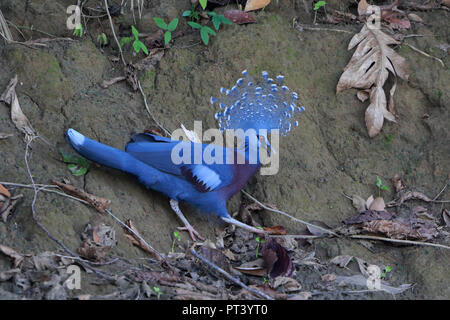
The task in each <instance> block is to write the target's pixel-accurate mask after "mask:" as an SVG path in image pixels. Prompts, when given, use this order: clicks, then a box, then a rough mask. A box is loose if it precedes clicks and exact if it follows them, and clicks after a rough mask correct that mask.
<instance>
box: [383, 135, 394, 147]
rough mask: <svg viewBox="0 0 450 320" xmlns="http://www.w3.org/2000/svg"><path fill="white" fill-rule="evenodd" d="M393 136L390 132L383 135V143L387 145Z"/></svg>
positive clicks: (392, 139)
mask: <svg viewBox="0 0 450 320" xmlns="http://www.w3.org/2000/svg"><path fill="white" fill-rule="evenodd" d="M394 138H395V136H394V135H393V134H392V133H388V134H387V135H386V136H385V137H384V144H385V145H386V146H387V145H389V144H390V143H391V142H392V141H394Z"/></svg>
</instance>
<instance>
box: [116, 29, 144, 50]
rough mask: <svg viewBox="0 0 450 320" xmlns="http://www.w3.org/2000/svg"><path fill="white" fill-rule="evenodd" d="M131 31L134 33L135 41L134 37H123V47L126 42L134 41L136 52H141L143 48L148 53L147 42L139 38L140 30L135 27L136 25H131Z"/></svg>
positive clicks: (121, 40) (121, 42)
mask: <svg viewBox="0 0 450 320" xmlns="http://www.w3.org/2000/svg"><path fill="white" fill-rule="evenodd" d="M131 33H132V34H133V37H134V41H133V37H123V38H121V39H120V41H119V44H120V46H121V47H123V46H124V45H125V44H127V43H130V42H131V41H133V49H134V52H136V53H139V52H140V51H141V50H142V51H143V52H144V53H145V54H146V55H148V49H147V47H146V46H145V44H144V43H143V42H142V41H141V40H139V31H138V30H137V29H136V28H135V26H131Z"/></svg>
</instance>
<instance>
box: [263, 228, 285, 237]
mask: <svg viewBox="0 0 450 320" xmlns="http://www.w3.org/2000/svg"><path fill="white" fill-rule="evenodd" d="M263 229H264V230H265V231H267V232H268V233H269V234H277V235H285V234H286V228H285V227H283V226H274V227H263Z"/></svg>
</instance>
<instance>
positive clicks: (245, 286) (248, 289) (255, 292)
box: [189, 249, 273, 300]
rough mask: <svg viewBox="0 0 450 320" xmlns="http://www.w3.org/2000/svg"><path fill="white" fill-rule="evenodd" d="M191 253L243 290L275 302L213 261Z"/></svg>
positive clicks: (193, 251)
mask: <svg viewBox="0 0 450 320" xmlns="http://www.w3.org/2000/svg"><path fill="white" fill-rule="evenodd" d="M189 252H190V253H191V254H192V255H194V256H195V257H196V258H197V259H199V260H200V261H201V262H203V263H205V264H206V265H208V266H209V267H210V268H212V269H214V270H215V271H217V272H219V273H220V274H221V275H223V276H225V278H227V279H228V280H230V281H232V282H234V283H235V284H237V285H238V286H241V287H242V288H244V289H245V290H247V291H249V292H251V293H253V294H256V295H258V296H260V297H263V298H264V299H267V300H273V298H272V297H270V296H268V295H267V294H265V293H264V292H262V291H260V290H257V289H254V288H250V287H248V286H247V285H245V284H244V283H242V281H240V280H239V279H236V278H234V277H233V276H231V275H230V274H229V273H228V272H226V271H225V270H223V269H222V268H220V267H218V266H217V265H215V264H214V263H212V262H211V261H209V260H207V259H205V258H204V257H202V256H201V255H199V254H198V253H197V252H195V250H194V249H191V250H189Z"/></svg>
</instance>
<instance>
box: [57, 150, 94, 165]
mask: <svg viewBox="0 0 450 320" xmlns="http://www.w3.org/2000/svg"><path fill="white" fill-rule="evenodd" d="M59 153H60V154H61V156H62V160H63V161H64V162H65V163H73V164H78V165H80V166H83V167H87V168H89V166H90V163H89V161H87V160H86V159H85V158H83V157H80V156H75V155H71V154H68V153H65V152H64V151H63V150H59Z"/></svg>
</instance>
